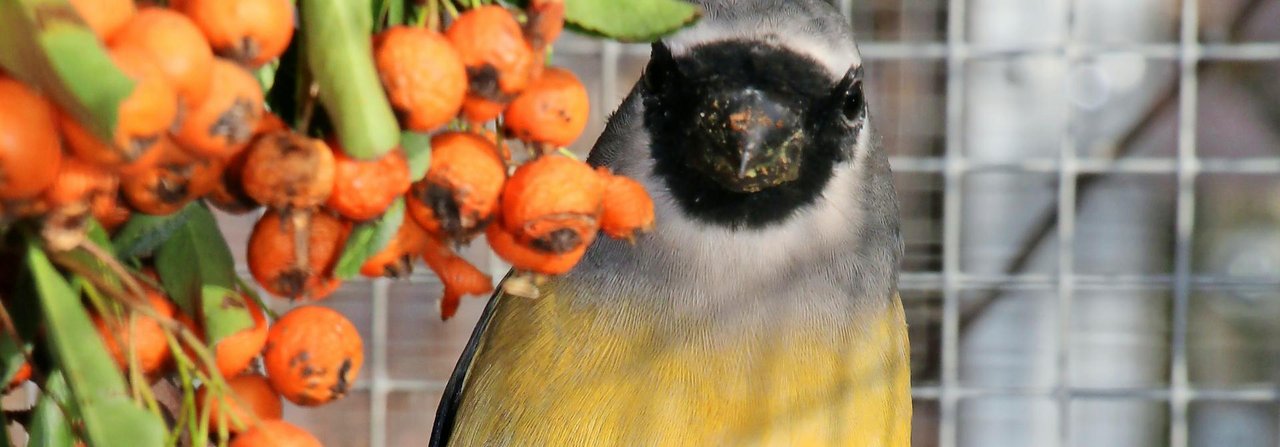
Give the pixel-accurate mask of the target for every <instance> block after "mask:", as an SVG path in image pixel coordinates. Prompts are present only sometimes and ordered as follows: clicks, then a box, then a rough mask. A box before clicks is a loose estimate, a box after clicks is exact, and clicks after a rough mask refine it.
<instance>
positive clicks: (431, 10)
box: [426, 0, 440, 33]
mask: <svg viewBox="0 0 1280 447" xmlns="http://www.w3.org/2000/svg"><path fill="white" fill-rule="evenodd" d="M426 18H427V28H430V29H431V30H432V31H435V32H437V33H438V32H440V0H431V1H430V2H427V14H426Z"/></svg>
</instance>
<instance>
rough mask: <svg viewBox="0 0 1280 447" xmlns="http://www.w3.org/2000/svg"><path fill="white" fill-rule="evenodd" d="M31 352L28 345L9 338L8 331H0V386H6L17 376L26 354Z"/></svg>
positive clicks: (24, 361)
mask: <svg viewBox="0 0 1280 447" xmlns="http://www.w3.org/2000/svg"><path fill="white" fill-rule="evenodd" d="M29 350H31V344H30V343H22V344H19V343H18V340H14V339H13V337H10V336H9V333H8V331H0V384H7V383H9V382H10V381H12V380H13V376H15V375H17V374H18V368H21V367H22V365H23V364H25V363H26V362H27V356H26V354H25V353H26V352H27V351H29Z"/></svg>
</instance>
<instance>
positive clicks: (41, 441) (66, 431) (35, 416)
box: [27, 371, 76, 447]
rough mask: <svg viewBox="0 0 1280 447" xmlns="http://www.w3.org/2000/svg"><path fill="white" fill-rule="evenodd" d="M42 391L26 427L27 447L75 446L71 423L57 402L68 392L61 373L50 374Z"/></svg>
mask: <svg viewBox="0 0 1280 447" xmlns="http://www.w3.org/2000/svg"><path fill="white" fill-rule="evenodd" d="M43 389H44V393H41V394H40V399H39V400H37V401H36V406H35V408H34V409H33V410H32V414H31V425H30V426H29V427H28V429H29V430H30V431H29V435H30V439H29V440H28V441H27V446H28V447H71V446H73V445H75V442H76V437H75V433H74V432H73V431H72V430H71V422H70V420H69V418H68V417H67V415H65V414H62V408H60V407H59V405H58V400H57V399H65V398H66V396H67V394H68V392H69V391H68V390H67V380H66V378H65V377H63V375H62V371H54V372H52V373H50V374H49V376H48V380H47V381H45V384H44V388H43ZM62 402H64V403H65V402H66V401H65V400H63V401H62Z"/></svg>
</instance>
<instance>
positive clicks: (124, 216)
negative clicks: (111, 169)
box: [90, 194, 133, 234]
mask: <svg viewBox="0 0 1280 447" xmlns="http://www.w3.org/2000/svg"><path fill="white" fill-rule="evenodd" d="M90 212H92V213H93V219H94V220H96V221H98V224H100V225H102V228H103V229H104V230H107V234H115V232H116V230H119V229H120V227H121V226H123V225H124V224H125V222H128V221H129V218H130V217H133V213H132V212H131V211H129V208H126V207H125V206H124V205H122V204H121V203H120V200H119V198H118V196H117V195H116V194H99V195H97V196H95V197H94V198H93V199H92V200H91V201H90Z"/></svg>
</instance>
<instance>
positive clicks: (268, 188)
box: [240, 131, 334, 209]
mask: <svg viewBox="0 0 1280 447" xmlns="http://www.w3.org/2000/svg"><path fill="white" fill-rule="evenodd" d="M248 151H249V155H248V158H247V159H245V162H244V170H243V171H242V172H241V174H240V175H241V176H243V177H242V180H243V181H244V191H245V192H246V193H248V194H249V197H252V198H253V200H255V201H257V202H258V203H261V204H263V205H266V206H267V207H269V208H276V209H284V208H290V209H311V208H315V207H317V206H320V205H321V204H323V203H324V202H325V200H327V199H328V198H329V194H330V193H331V192H333V176H334V159H333V151H331V150H330V149H329V147H328V146H326V145H325V144H324V142H322V141H320V140H316V139H312V138H307V137H304V136H302V135H298V134H295V133H292V132H288V131H277V132H273V133H270V134H266V135H263V136H262V137H261V138H258V139H257V140H256V141H255V142H254V143H253V146H251V147H250V148H249V149H248Z"/></svg>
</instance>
